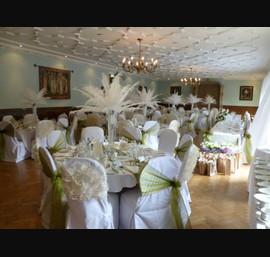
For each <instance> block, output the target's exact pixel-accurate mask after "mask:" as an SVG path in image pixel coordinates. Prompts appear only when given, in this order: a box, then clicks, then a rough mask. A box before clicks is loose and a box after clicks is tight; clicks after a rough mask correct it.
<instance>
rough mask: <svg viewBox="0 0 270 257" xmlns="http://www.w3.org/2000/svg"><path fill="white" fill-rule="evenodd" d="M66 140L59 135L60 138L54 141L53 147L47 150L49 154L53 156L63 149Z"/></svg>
mask: <svg viewBox="0 0 270 257" xmlns="http://www.w3.org/2000/svg"><path fill="white" fill-rule="evenodd" d="M66 142H67V141H66V138H65V136H64V135H63V134H62V133H61V134H60V136H59V137H58V139H57V140H56V142H55V144H54V146H52V147H50V148H48V150H49V152H50V154H51V155H52V154H54V153H56V152H57V151H59V150H61V149H63V148H65V147H66Z"/></svg>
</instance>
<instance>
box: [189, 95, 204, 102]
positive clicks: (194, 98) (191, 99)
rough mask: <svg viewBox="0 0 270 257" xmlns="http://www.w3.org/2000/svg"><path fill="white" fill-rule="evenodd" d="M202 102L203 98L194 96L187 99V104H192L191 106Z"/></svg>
mask: <svg viewBox="0 0 270 257" xmlns="http://www.w3.org/2000/svg"><path fill="white" fill-rule="evenodd" d="M201 101H202V98H200V97H197V96H196V95H193V94H189V96H188V97H187V101H186V102H187V103H191V104H196V103H199V102H201Z"/></svg>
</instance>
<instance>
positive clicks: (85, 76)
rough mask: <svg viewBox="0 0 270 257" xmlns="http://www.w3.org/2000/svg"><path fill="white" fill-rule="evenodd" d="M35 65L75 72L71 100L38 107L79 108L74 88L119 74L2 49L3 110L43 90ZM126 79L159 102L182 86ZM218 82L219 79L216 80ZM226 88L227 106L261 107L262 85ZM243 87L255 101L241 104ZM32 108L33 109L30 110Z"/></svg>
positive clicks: (234, 83) (226, 84)
mask: <svg viewBox="0 0 270 257" xmlns="http://www.w3.org/2000/svg"><path fill="white" fill-rule="evenodd" d="M34 64H37V65H40V66H47V67H52V68H59V69H66V70H73V71H74V72H73V73H71V99H66V100H48V101H47V102H48V105H39V106H38V107H47V106H48V107H57V106H77V105H81V104H83V103H84V102H85V101H86V98H85V97H83V96H82V95H81V94H80V93H79V92H77V91H74V90H72V88H74V87H78V88H82V87H84V86H87V85H94V86H97V87H100V86H101V85H102V84H101V82H100V78H101V75H102V73H105V74H109V73H115V70H112V69H106V68H101V67H98V66H95V65H87V64H81V63H78V62H74V61H69V60H66V59H59V58H49V57H42V56H40V55H32V54H28V53H24V52H20V51H12V50H7V49H0V90H1V91H0V92H1V93H0V109H8V108H22V107H23V106H22V104H21V103H20V96H21V94H22V93H23V92H24V90H25V89H26V88H31V89H33V90H37V91H38V90H39V69H38V67H34ZM125 75H126V79H125V81H123V80H121V84H122V85H123V86H124V85H126V84H134V83H136V82H137V81H139V82H140V85H142V86H147V87H148V88H151V89H154V91H155V94H161V95H160V96H159V99H163V98H164V97H165V96H169V95H170V87H171V86H180V83H178V82H171V81H158V80H156V81H154V80H150V79H147V78H143V77H141V76H138V75H133V74H130V75H127V74H125ZM214 80H215V81H217V79H214ZM218 81H219V82H220V83H221V85H223V105H239V106H241V105H242V106H258V104H259V96H260V90H261V84H262V81H261V80H258V81H248V80H245V81H243V80H218ZM240 86H253V87H254V88H253V89H254V95H253V100H252V101H243V100H242V101H240V100H239V90H240ZM181 92H182V95H183V96H188V95H189V94H190V93H192V92H193V89H192V87H188V86H181ZM29 107H30V106H29Z"/></svg>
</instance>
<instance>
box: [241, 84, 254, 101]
mask: <svg viewBox="0 0 270 257" xmlns="http://www.w3.org/2000/svg"><path fill="white" fill-rule="evenodd" d="M252 99H253V86H240V96H239V100H249V101H251V100H252Z"/></svg>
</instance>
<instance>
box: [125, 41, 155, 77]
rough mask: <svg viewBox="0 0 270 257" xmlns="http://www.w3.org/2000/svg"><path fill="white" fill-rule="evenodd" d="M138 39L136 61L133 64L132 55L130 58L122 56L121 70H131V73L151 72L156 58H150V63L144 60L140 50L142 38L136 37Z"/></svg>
mask: <svg viewBox="0 0 270 257" xmlns="http://www.w3.org/2000/svg"><path fill="white" fill-rule="evenodd" d="M138 41H139V44H140V48H139V58H138V61H137V62H136V64H135V65H134V64H133V62H134V58H133V56H131V57H130V58H128V57H127V58H126V57H124V58H123V61H122V67H123V70H124V71H126V72H133V73H134V72H135V71H137V73H139V72H141V71H147V72H150V73H152V72H154V71H155V70H156V68H157V63H158V60H157V59H154V58H152V59H151V62H150V64H149V63H148V62H144V57H143V56H142V50H141V42H142V38H138Z"/></svg>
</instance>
